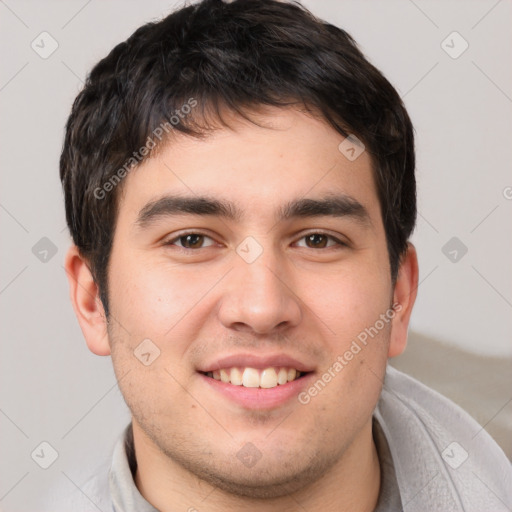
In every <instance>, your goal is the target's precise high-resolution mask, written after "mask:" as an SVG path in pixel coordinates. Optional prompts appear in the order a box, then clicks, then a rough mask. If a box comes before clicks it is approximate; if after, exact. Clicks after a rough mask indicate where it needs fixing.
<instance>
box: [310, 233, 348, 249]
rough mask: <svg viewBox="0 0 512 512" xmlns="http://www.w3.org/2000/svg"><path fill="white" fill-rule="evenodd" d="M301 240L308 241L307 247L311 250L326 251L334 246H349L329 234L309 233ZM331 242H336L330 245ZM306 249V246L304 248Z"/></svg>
mask: <svg viewBox="0 0 512 512" xmlns="http://www.w3.org/2000/svg"><path fill="white" fill-rule="evenodd" d="M300 240H305V241H306V246H305V247H307V248H309V249H326V248H329V247H333V246H336V245H338V246H345V247H346V246H347V244H345V243H343V242H342V241H341V240H338V239H337V238H335V237H333V236H331V235H328V234H327V233H309V234H307V235H304V236H303V237H302V238H301V239H300ZM329 241H331V242H334V243H331V244H330V245H328V244H329ZM302 247H304V246H302Z"/></svg>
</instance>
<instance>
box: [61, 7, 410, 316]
mask: <svg viewBox="0 0 512 512" xmlns="http://www.w3.org/2000/svg"><path fill="white" fill-rule="evenodd" d="M264 105H270V106H300V107H301V108H304V107H305V108H306V110H308V111H310V112H316V113H318V114H319V115H320V116H321V117H322V118H323V119H325V121H326V122H328V123H329V124H330V125H331V126H332V127H333V128H334V129H336V130H337V131H338V132H339V133H340V134H342V135H344V136H345V137H346V136H348V135H349V134H354V135H356V137H357V138H359V139H360V140H361V141H362V142H363V143H364V145H365V146H366V149H367V151H369V153H370V155H371V157H372V162H373V166H374V171H373V172H374V179H375V183H376V186H377V190H378V197H379V201H380V207H381V212H382V218H383V222H384V227H385V231H386V237H387V247H388V252H389V261H390V266H391V276H392V280H393V283H394V282H395V280H396V277H397V273H398V268H399V265H400V260H401V257H402V256H403V255H404V254H405V252H406V250H407V240H408V238H409V236H410V235H411V233H412V230H413V229H414V225H415V221H416V182H415V176H414V166H415V155H414V134H413V127H412V124H411V121H410V119H409V116H408V114H407V112H406V110H405V107H404V105H403V103H402V101H401V99H400V97H399V95H398V93H397V92H396V91H395V89H394V88H393V87H392V85H391V84H390V83H389V82H388V81H387V80H386V78H384V76H383V75H382V74H381V73H380V72H379V71H378V70H377V69H376V68H375V67H374V66H373V65H371V64H370V63H369V62H368V61H367V60H366V58H365V57H364V56H363V54H362V53H361V52H360V50H359V49H358V48H357V46H356V43H355V41H354V40H353V39H352V38H351V36H350V35H348V34H347V33H346V32H345V31H344V30H342V29H339V28H337V27H335V26H333V25H330V24H328V23H326V22H323V21H321V20H319V19H317V18H315V17H314V16H313V15H312V14H311V13H310V12H309V11H308V10H306V9H305V8H304V7H302V6H301V5H299V4H296V3H288V2H280V1H276V0H236V1H234V2H231V3H224V2H222V1H221V0H203V1H202V2H199V3H197V4H194V5H189V6H185V7H183V8H181V9H180V10H178V11H176V12H174V13H171V14H170V15H169V16H167V17H166V18H164V19H162V20H161V21H158V22H154V23H148V24H146V25H143V26H142V27H140V28H139V29H138V30H136V31H135V32H134V33H133V34H132V35H131V36H130V37H129V38H128V39H127V40H126V41H125V42H123V43H120V44H119V45H117V46H116V47H115V48H114V49H113V50H112V51H111V52H110V54H109V55H108V56H107V57H105V58H104V59H102V60H101V61H100V62H99V63H98V64H96V66H95V67H94V68H93V69H92V71H91V72H90V74H89V75H88V77H87V80H86V83H85V86H84V88H83V90H82V91H81V92H80V93H79V95H78V96H77V98H76V99H75V102H74V104H73V108H72V112H71V115H70V117H69V119H68V122H67V126H66V135H65V140H64V146H63V151H62V155H61V159H60V177H61V180H62V185H63V188H64V194H65V204H66V218H67V223H68V226H69V229H70V231H71V234H72V237H73V241H74V243H75V245H76V246H77V247H78V249H79V251H80V254H81V255H82V256H83V257H84V258H85V259H86V260H87V261H88V263H89V265H90V268H91V272H92V274H93V276H94V279H95V281H96V283H97V284H98V286H99V290H100V298H101V300H102V302H103V305H104V307H105V311H106V313H107V315H108V290H107V284H108V280H107V275H108V272H107V270H108V262H109V256H110V252H111V248H112V241H113V237H114V231H115V225H116V216H117V198H118V196H119V187H120V186H122V183H119V182H120V181H121V180H122V178H123V177H124V175H126V172H128V171H129V170H130V169H131V168H133V167H135V166H136V164H137V163H138V162H139V161H142V160H143V159H144V158H147V157H148V156H149V155H150V154H151V152H149V153H147V151H143V149H144V148H146V150H147V148H149V147H150V143H149V141H150V140H152V141H153V142H155V138H158V139H161V138H162V137H168V136H169V135H170V134H172V132H173V131H174V132H175V131H176V130H178V131H179V132H182V133H185V134H188V135H190V136H194V137H204V136H206V135H207V133H208V132H209V131H210V130H213V129H215V121H220V123H221V124H222V125H224V126H227V124H226V123H225V121H224V120H223V119H222V115H221V110H222V109H223V108H227V109H228V110H229V111H233V112H235V113H237V114H239V115H241V116H243V117H245V118H246V119H249V120H250V118H249V117H248V112H249V111H250V110H251V109H254V108H257V107H261V106H264ZM192 107H195V108H193V109H192ZM176 120H177V122H176ZM164 129H165V132H166V133H163V132H164ZM153 145H154V144H153ZM141 153H142V155H141ZM118 183H119V187H116V185H117V184H118ZM107 192H108V193H107Z"/></svg>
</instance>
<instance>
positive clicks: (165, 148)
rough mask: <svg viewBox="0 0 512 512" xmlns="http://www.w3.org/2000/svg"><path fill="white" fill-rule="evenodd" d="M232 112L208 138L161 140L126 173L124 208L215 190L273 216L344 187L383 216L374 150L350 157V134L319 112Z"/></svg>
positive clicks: (243, 207)
mask: <svg viewBox="0 0 512 512" xmlns="http://www.w3.org/2000/svg"><path fill="white" fill-rule="evenodd" d="M228 116H229V117H228V119H226V120H227V121H228V123H229V127H221V128H218V129H216V130H215V131H213V132H211V133H210V134H208V136H207V137H206V138H204V139H197V138H193V137H190V136H185V135H183V134H181V133H179V132H176V135H173V136H172V138H170V139H169V140H167V141H166V142H165V143H163V142H162V143H161V144H162V146H160V147H159V148H158V152H157V154H156V156H154V157H152V158H150V159H147V160H146V161H144V162H143V163H142V164H141V165H139V167H138V168H136V169H134V170H133V171H132V172H130V173H129V174H128V176H127V177H126V178H125V182H124V183H123V192H122V195H121V198H120V204H119V210H120V214H121V213H122V212H123V211H125V212H128V213H129V214H130V216H132V217H133V216H135V215H137V214H138V213H140V211H141V209H142V208H144V206H145V205H147V204H148V203H150V202H151V201H155V200H156V199H158V198H160V197H162V196H165V195H175V194H179V195H182V196H183V195H188V196H209V197H215V198H218V199H221V200H225V201H229V202H230V203H233V204H236V205H237V207H238V208H237V209H238V210H239V211H240V212H245V211H248V212H250V210H253V211H254V212H259V213H260V214H261V213H262V212H268V214H269V215H270V214H272V215H274V214H275V212H276V211H277V210H282V208H283V205H284V204H287V203H289V202H290V201H292V200H297V199H299V198H320V197H325V196H326V195H339V194H343V195H346V196H349V197H351V198H354V199H356V200H357V201H359V202H360V203H361V204H363V205H364V206H365V208H366V209H367V210H368V212H369V213H370V216H371V217H376V218H378V217H380V208H379V205H378V199H377V193H376V188H375V183H374V178H373V171H372V160H371V158H370V156H369V154H368V153H367V152H366V151H363V152H362V153H361V154H360V155H358V156H357V158H356V159H349V158H347V153H346V152H343V151H340V148H339V146H340V144H341V143H343V141H344V139H345V138H344V137H343V136H342V135H341V134H339V133H338V132H337V131H335V130H334V129H333V128H332V127H331V126H330V125H328V124H327V123H326V122H325V121H323V120H322V119H319V118H313V117H311V116H310V115H307V114H305V113H303V112H301V111H298V110H295V109H292V108H286V109H284V108H267V109H266V110H265V112H260V113H257V114H251V118H252V119H254V120H255V121H256V122H257V123H258V124H257V125H256V124H253V123H251V122H250V121H247V120H245V119H243V118H241V117H237V116H236V115H235V114H231V115H230V114H228ZM223 118H224V119H225V118H226V114H224V115H223ZM345 144H346V143H345ZM344 148H345V146H343V145H342V149H344ZM356 149H357V148H356ZM348 156H351V155H350V153H349V155H348ZM274 216H275V215H274ZM244 217H245V215H244Z"/></svg>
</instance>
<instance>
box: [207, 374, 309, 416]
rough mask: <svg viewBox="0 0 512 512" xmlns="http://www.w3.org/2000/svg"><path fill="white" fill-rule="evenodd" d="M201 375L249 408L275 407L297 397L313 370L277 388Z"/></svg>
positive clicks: (223, 392) (239, 403)
mask: <svg viewBox="0 0 512 512" xmlns="http://www.w3.org/2000/svg"><path fill="white" fill-rule="evenodd" d="M199 375H200V377H202V378H203V379H204V381H205V382H206V383H207V384H208V385H209V386H211V387H212V388H213V389H214V390H215V391H217V392H219V393H221V394H223V395H224V396H226V397H227V398H228V399H230V400H232V401H233V402H235V403H237V404H238V405H241V406H242V407H245V408H247V409H274V408H277V407H279V406H281V405H284V404H285V403H286V402H288V401H290V400H291V399H293V398H296V399H297V396H298V394H299V393H300V392H301V391H302V390H303V389H304V388H306V387H307V386H308V385H309V382H310V380H311V379H312V378H313V373H312V372H311V373H308V374H306V375H304V376H303V377H300V378H299V379H297V380H293V381H291V382H287V383H286V384H283V385H278V386H276V387H275V388H246V387H244V386H235V385H233V384H229V383H226V382H222V381H221V380H216V379H213V378H211V377H207V376H206V375H203V374H202V373H200V374H199Z"/></svg>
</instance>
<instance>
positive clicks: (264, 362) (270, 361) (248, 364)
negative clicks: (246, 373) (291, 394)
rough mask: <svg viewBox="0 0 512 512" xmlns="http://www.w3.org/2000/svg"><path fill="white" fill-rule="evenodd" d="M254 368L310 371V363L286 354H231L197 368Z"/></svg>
mask: <svg viewBox="0 0 512 512" xmlns="http://www.w3.org/2000/svg"><path fill="white" fill-rule="evenodd" d="M234 367H237V368H255V369H257V370H264V369H265V368H270V367H286V368H295V369H296V370H298V371H299V372H311V371H313V370H314V368H313V367H312V366H311V365H308V364H305V363H302V362H301V361H299V360H298V359H295V358H294V357H291V356H288V355H287V354H273V355H257V354H231V355H227V356H220V357H217V358H216V359H215V360H213V361H211V362H207V363H203V364H202V365H200V367H199V368H198V371H200V372H204V373H206V372H213V371H215V370H220V369H222V368H234Z"/></svg>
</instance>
